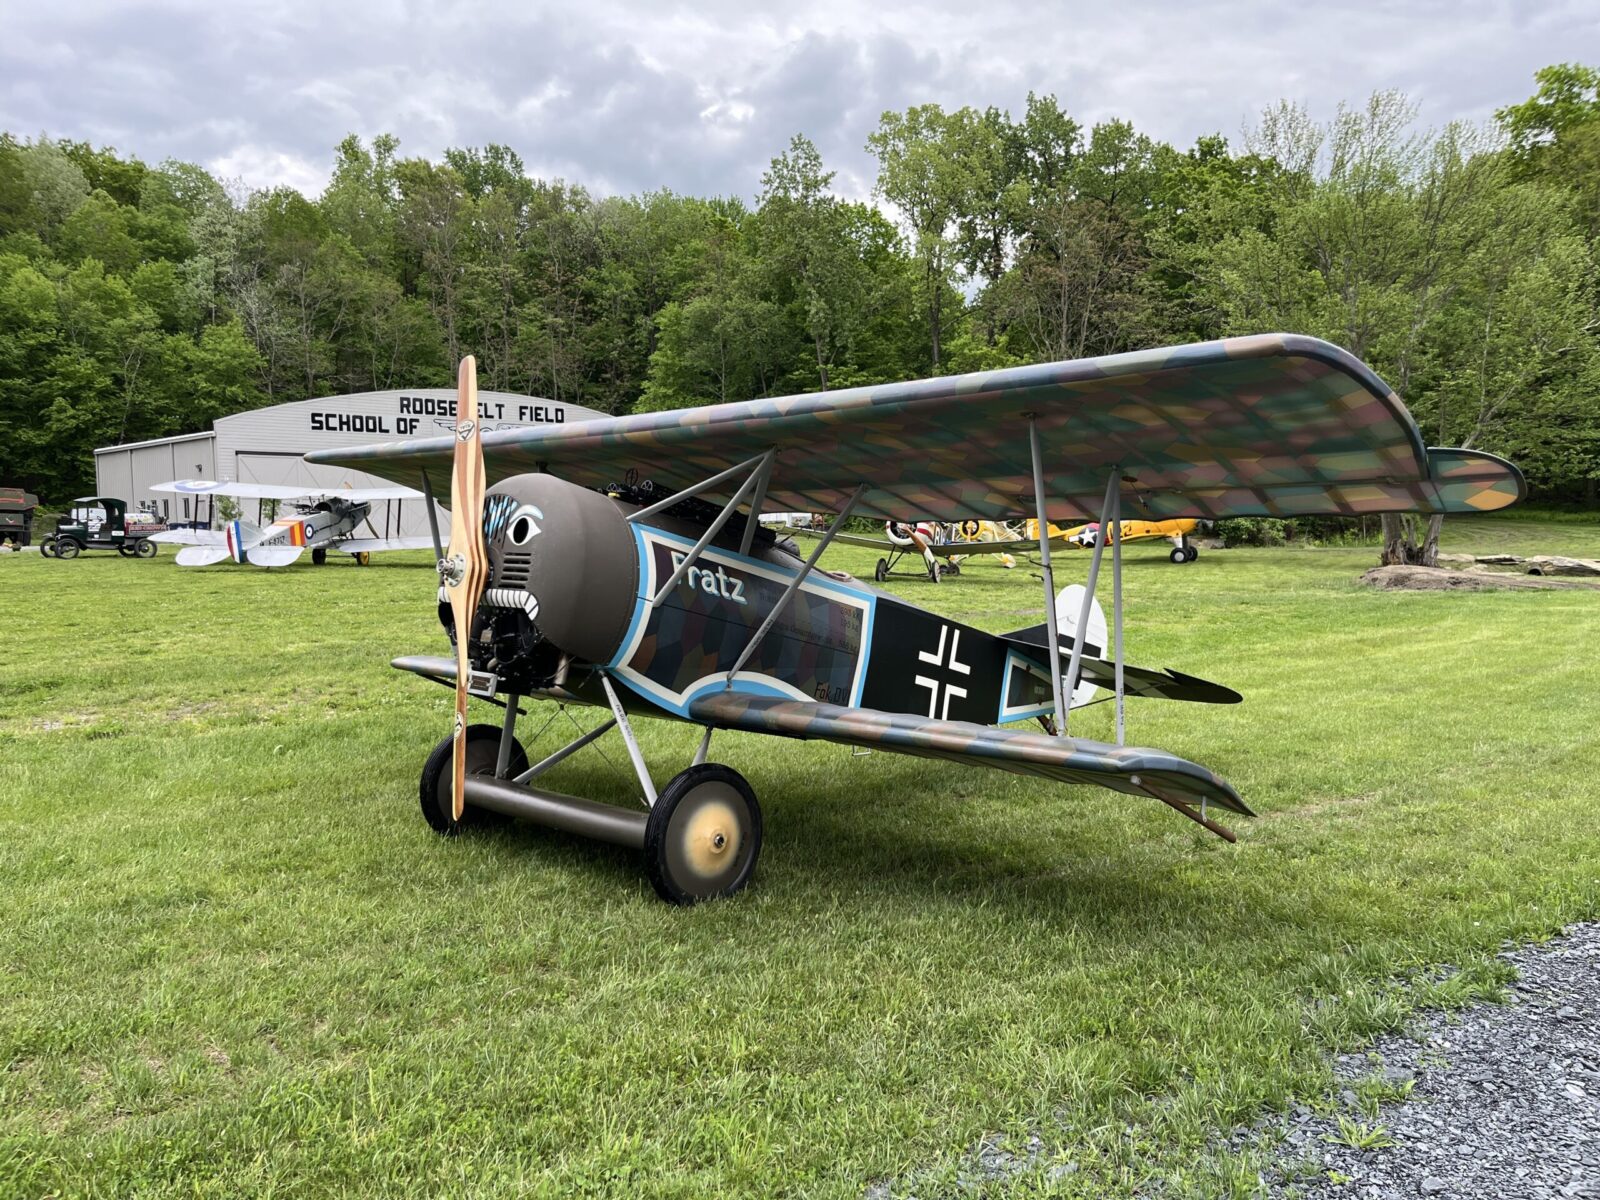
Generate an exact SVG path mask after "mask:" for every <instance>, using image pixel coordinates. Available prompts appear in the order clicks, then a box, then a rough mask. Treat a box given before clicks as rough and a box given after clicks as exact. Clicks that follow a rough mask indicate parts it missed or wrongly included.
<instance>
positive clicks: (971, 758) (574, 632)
mask: <svg viewBox="0 0 1600 1200" xmlns="http://www.w3.org/2000/svg"><path fill="white" fill-rule="evenodd" d="M459 386H460V400H459V404H458V409H459V417H458V424H457V426H456V432H455V436H454V437H453V438H448V439H430V440H425V441H411V442H398V443H391V444H385V445H369V446H361V447H354V448H350V449H344V450H326V451H317V452H314V453H312V454H309V455H307V458H308V460H309V461H311V462H313V463H320V464H334V465H338V466H342V467H347V468H354V469H359V470H364V471H374V472H377V473H380V474H382V475H384V476H386V477H388V478H391V479H394V480H397V481H399V482H402V483H404V484H406V485H408V486H415V487H417V488H419V489H420V490H421V491H423V492H424V493H425V494H427V495H429V496H430V497H431V496H432V495H433V494H434V489H435V488H436V487H437V486H439V485H442V484H444V483H445V481H446V479H447V477H448V480H449V488H450V530H449V533H450V536H449V542H448V545H437V547H436V549H437V554H438V561H439V574H440V588H439V594H438V595H439V615H440V619H441V622H442V624H443V625H444V626H445V629H446V630H447V631H448V632H449V634H450V637H451V640H452V642H453V646H454V654H453V656H452V657H444V656H432V655H418V656H407V657H402V658H397V659H395V660H394V662H393V665H394V666H395V667H397V668H399V669H401V670H404V671H410V672H413V673H415V674H417V675H420V676H423V677H424V678H427V679H430V680H433V681H435V682H438V683H442V684H445V685H447V686H450V687H453V688H454V689H455V697H456V703H455V721H454V728H453V731H452V732H451V734H450V736H448V737H446V738H445V739H444V740H442V741H441V742H440V743H439V744H438V745H437V747H435V749H434V750H433V752H432V754H430V755H429V756H428V759H427V761H426V763H425V765H424V767H423V770H422V774H421V780H420V789H419V790H420V799H421V805H422V812H423V816H424V817H425V818H426V820H427V821H428V823H429V824H430V825H431V826H432V827H433V828H434V829H435V830H437V831H438V832H440V833H441V834H454V833H457V832H459V831H460V830H461V829H463V828H464V827H466V826H468V825H471V824H475V823H480V822H484V821H490V820H495V819H503V818H505V817H507V816H511V817H521V818H526V819H528V820H531V821H534V822H538V823H542V824H544V825H547V826H554V827H557V828H560V829H565V830H569V831H572V832H576V833H579V834H584V835H587V836H590V837H594V838H599V839H603V840H607V841H611V842H616V843H620V844H623V845H628V846H632V847H635V848H638V849H641V850H642V851H643V853H644V859H645V865H646V870H647V872H648V874H649V876H650V879H651V881H652V883H653V884H654V886H655V889H656V891H657V892H658V893H659V894H660V895H661V896H662V897H663V898H665V899H667V900H670V901H674V902H677V903H689V902H693V901H698V900H703V899H706V898H709V897H713V896H721V895H726V894H728V893H731V892H735V891H737V890H739V889H740V888H742V887H743V886H744V885H745V884H746V883H747V882H748V881H749V879H750V876H751V872H752V871H753V869H754V867H755V864H756V860H757V856H758V854H759V851H760V846H761V837H762V821H761V809H760V807H759V805H758V803H757V800H756V797H755V793H754V792H753V790H752V789H751V787H750V785H749V783H748V782H747V781H746V780H745V779H744V778H743V776H742V775H740V774H739V773H738V772H737V771H735V770H734V769H733V768H731V767H729V766H725V765H721V764H718V763H714V762H712V761H710V750H711V744H712V739H713V737H714V735H715V734H716V733H717V731H719V730H739V731H744V732H751V733H764V734H772V735H775V736H779V737H789V738H800V739H820V740H824V741H830V742H836V743H840V744H843V745H847V746H852V747H866V748H870V749H874V750H881V751H893V752H897V753H904V754H913V755H922V756H927V757H933V758H938V759H943V760H950V761H954V762H958V763H964V764H968V765H971V766H986V767H993V768H997V769H1000V770H1005V771H1011V772H1016V773H1020V774H1024V775H1032V776H1040V777H1043V778H1045V779H1050V780H1054V781H1057V782H1061V783H1068V784H1097V785H1100V786H1102V787H1106V788H1110V789H1111V790H1113V791H1116V792H1120V793H1124V794H1126V795H1131V796H1140V797H1148V798H1151V799H1154V800H1157V801H1160V802H1162V803H1164V804H1166V805H1168V806H1170V807H1171V808H1173V809H1174V810H1176V811H1177V812H1179V813H1181V814H1182V815H1184V816H1185V817H1187V818H1189V819H1190V820H1193V821H1195V822H1197V823H1198V824H1200V825H1202V826H1204V827H1205V828H1206V829H1208V830H1210V831H1211V832H1213V833H1216V834H1218V835H1219V836H1221V837H1224V838H1227V839H1228V840H1232V839H1233V835H1232V833H1231V832H1230V831H1229V830H1228V829H1227V828H1226V827H1225V826H1223V825H1222V824H1220V823H1219V822H1218V821H1217V820H1216V814H1219V813H1221V812H1231V813H1237V814H1241V815H1249V814H1250V809H1249V807H1248V806H1247V805H1246V804H1245V802H1244V800H1243V799H1242V798H1241V797H1240V796H1239V794H1238V793H1237V792H1236V791H1235V790H1234V788H1233V787H1232V786H1231V785H1229V784H1228V783H1227V782H1226V781H1225V780H1223V779H1222V778H1220V777H1219V776H1218V775H1216V774H1215V773H1213V772H1212V771H1210V770H1208V769H1207V768H1205V767H1203V766H1201V765H1199V764H1197V763H1194V762H1190V761H1188V760H1186V759H1184V758H1182V757H1179V756H1178V755H1175V754H1171V753H1168V752H1166V751H1164V750H1159V749H1150V748H1142V747H1137V746H1133V745H1129V744H1127V736H1126V717H1125V708H1124V702H1125V698H1126V697H1128V696H1135V697H1150V698H1159V699H1168V700H1180V701H1198V702H1201V703H1231V702H1235V701H1237V700H1238V699H1239V696H1238V694H1237V693H1235V692H1233V691H1232V690H1231V689H1229V688H1227V687H1225V686H1223V685H1221V684H1217V683H1211V682H1208V681H1206V680H1203V679H1199V678H1195V677H1193V676H1190V675H1187V674H1184V673H1182V672H1180V671H1177V670H1157V669H1153V668H1147V667H1138V666H1134V665H1132V664H1129V663H1128V662H1126V661H1125V655H1124V630H1123V605H1122V587H1121V583H1122V580H1121V575H1122V571H1121V565H1122V564H1121V558H1122V555H1121V549H1120V545H1119V542H1118V539H1117V538H1116V537H1114V536H1113V537H1110V538H1107V539H1103V540H1097V541H1096V544H1095V546H1094V547H1093V548H1092V550H1091V552H1090V557H1089V562H1088V568H1087V579H1086V582H1085V584H1084V585H1083V586H1082V587H1081V588H1080V589H1078V590H1076V591H1074V590H1072V589H1064V594H1063V595H1058V594H1057V592H1056V590H1055V584H1054V577H1053V571H1052V566H1051V556H1050V551H1051V545H1050V539H1049V538H1048V537H1044V538H1041V539H1040V540H1039V542H1038V544H1037V549H1038V554H1039V559H1040V563H1041V565H1042V568H1043V591H1042V597H1041V598H1042V601H1043V606H1042V607H1043V616H1044V620H1043V622H1042V623H1040V624H1037V625H1034V626H1031V627H1028V628H1024V629H1019V630H1016V631H1014V632H1011V633H1007V634H1004V635H996V634H992V633H988V632H985V631H983V630H980V629H977V628H974V627H973V626H970V625H967V624H964V623H962V622H960V621H955V620H951V619H949V618H946V617H943V616H940V615H939V614H937V613H933V612H929V611H927V610H925V609H923V608H920V607H918V606H916V605H914V604H911V603H909V602H908V601H906V600H904V599H901V598H899V597H896V596H893V595H890V594H888V593H886V592H884V591H881V590H880V589H878V588H876V587H874V586H872V585H871V584H870V583H866V582H862V581H858V580H855V579H852V578H849V577H847V576H839V575H836V574H832V573H828V572H823V571H819V570H818V569H817V563H818V559H819V558H820V557H821V555H822V553H823V552H824V551H825V550H826V549H827V547H828V546H829V545H830V543H831V541H832V540H833V538H834V537H836V536H837V531H838V530H840V529H842V528H843V526H844V523H845V521H846V520H847V519H848V518H849V517H851V516H852V515H857V514H859V515H863V516H868V517H873V518H876V519H878V520H893V519H896V514H904V513H907V512H914V513H924V514H928V515H929V516H931V517H934V518H942V519H950V520H959V519H962V518H966V517H970V518H973V519H979V520H984V519H988V520H995V521H1011V520H1016V519H1024V518H1027V517H1030V516H1031V517H1034V518H1036V519H1037V520H1039V521H1040V522H1041V524H1042V525H1043V526H1044V527H1045V528H1046V530H1048V524H1047V523H1048V522H1049V521H1056V522H1064V521H1068V520H1071V519H1074V518H1076V519H1080V520H1081V519H1083V518H1085V517H1092V518H1096V519H1098V520H1099V521H1100V523H1101V524H1102V526H1105V527H1107V528H1111V529H1115V528H1117V527H1118V525H1117V523H1118V522H1119V521H1120V520H1121V519H1122V517H1123V515H1124V514H1125V513H1126V514H1128V515H1129V516H1131V517H1134V518H1136V519H1142V520H1166V519H1170V518H1191V517H1192V518H1200V519H1209V520H1214V519H1217V518H1220V517H1227V516H1273V517H1288V516H1295V515H1299V514H1305V513H1340V514H1346V515H1358V514H1363V513H1383V512H1426V513H1442V512H1484V511H1490V510H1494V509H1499V508H1503V507H1505V506H1506V505H1509V504H1512V503H1515V502H1516V501H1517V500H1519V499H1520V498H1521V497H1522V496H1523V494H1524V485H1523V481H1522V477H1521V474H1520V473H1519V472H1518V470H1517V469H1516V468H1515V467H1514V466H1512V465H1511V464H1510V463H1508V462H1506V461H1504V460H1503V459H1499V458H1496V457H1494V456H1492V455H1488V454H1483V453H1479V452H1476V451H1471V450H1448V449H1429V448H1427V447H1426V446H1425V445H1424V443H1423V441H1422V437H1421V434H1420V433H1419V431H1418V429H1417V426H1416V423H1415V422H1414V421H1413V420H1412V419H1411V416H1410V415H1409V414H1408V413H1407V411H1406V410H1405V408H1404V407H1403V406H1402V405H1401V403H1400V401H1399V400H1398V398H1397V397H1396V396H1395V395H1394V393H1393V392H1392V391H1390V389H1389V388H1388V387H1386V386H1385V385H1384V384H1383V383H1382V382H1381V381H1380V380H1379V379H1378V378H1377V376H1376V375H1374V374H1373V372H1372V371H1371V370H1369V369H1368V368H1367V367H1366V366H1365V365H1363V364H1362V363H1361V362H1359V361H1358V360H1356V359H1355V358H1353V357H1351V356H1350V355H1349V354H1347V353H1345V352H1344V351H1342V350H1339V349H1338V348H1336V347H1334V346H1331V345H1329V344H1327V343H1325V342H1321V341H1317V340H1315V339H1312V338H1306V337H1298V336H1292V335H1267V336H1259V337H1248V338H1235V339H1229V340H1226V341H1220V342H1209V343H1204V344H1200V345H1191V346H1180V347H1174V348H1168V349H1159V350H1151V351H1146V352H1140V353H1133V354H1121V355H1115V356H1112V357H1106V358H1095V359H1084V360H1078V361H1073V362H1062V363H1050V364H1045V365H1041V366H1030V367H1019V368H1015V369H1010V370H1004V371H995V372H990V373H985V374H979V375H966V376H956V377H948V378H939V379H930V380H923V381H917V382H911V383H902V384H894V385H889V386H884V387H868V388H854V389H850V390H845V391H837V392H824V393H819V394H812V395H802V396H790V397H784V398H781V399H770V400H752V401H747V402H741V403H732V404H720V405H715V406H711V407H706V408H696V409H688V410H682V411H669V412H656V413H647V414H639V415H636V416H629V417H614V418H605V419H601V420H594V421H587V422H584V423H582V424H576V425H565V426H554V427H539V428H532V429H519V430H508V431H503V432H495V433H491V434H489V435H487V436H485V435H484V434H483V433H482V430H481V428H480V426H479V424H478V421H477V419H476V411H477V400H476V387H477V385H476V378H475V369H474V365H473V362H472V360H471V359H470V358H469V359H467V360H465V361H464V362H463V363H462V365H461V372H460V381H459ZM768 507H771V508H773V509H784V510H800V511H807V512H822V513H832V514H833V521H832V523H831V525H830V526H829V529H828V531H827V533H825V534H824V535H823V536H822V537H821V538H820V539H819V540H818V541H817V542H816V543H815V544H814V545H813V546H812V547H811V549H810V552H809V553H808V554H807V555H806V556H805V557H804V558H803V559H802V558H800V557H798V556H797V555H795V554H792V553H790V552H788V551H787V550H785V549H783V548H782V547H780V546H779V545H778V544H776V542H775V541H774V540H772V539H771V533H770V531H763V530H762V529H761V528H760V523H759V520H758V517H759V514H761V513H762V512H764V511H766V510H767V508H768ZM428 511H429V512H430V513H432V512H433V506H432V505H431V504H430V505H429V506H428ZM433 536H434V538H435V541H436V543H437V541H438V538H439V533H438V530H437V528H435V530H434V535H433ZM1107 544H1109V548H1110V551H1111V554H1110V558H1111V621H1110V623H1109V626H1108V627H1107V626H1103V625H1102V626H1097V623H1096V622H1095V621H1094V619H1093V617H1094V612H1095V607H1094V598H1095V594H1096V590H1097V586H1098V580H1099V577H1100V572H1101V563H1102V558H1103V556H1104V553H1105V550H1106V548H1107ZM1102 629H1103V630H1105V631H1104V632H1102ZM1108 643H1109V644H1108ZM1095 692H1104V693H1106V697H1105V698H1106V699H1109V700H1111V701H1112V702H1113V703H1114V705H1115V708H1114V712H1115V721H1114V729H1115V742H1114V743H1106V742H1099V741H1091V740H1088V739H1084V738H1077V737H1073V736H1071V734H1070V732H1069V719H1070V714H1071V711H1072V709H1073V708H1074V707H1075V706H1076V705H1078V704H1079V703H1081V702H1082V701H1083V698H1084V696H1085V694H1086V693H1090V694H1092V693H1095ZM474 696H475V697H481V698H482V699H483V700H485V701H491V702H493V703H495V704H498V705H500V706H501V707H502V708H503V710H504V711H503V718H502V719H501V721H500V722H499V723H498V725H495V724H488V723H485V724H470V725H469V724H468V721H467V712H468V707H469V698H470V697H474ZM534 700H545V701H553V702H554V703H556V704H558V705H567V706H571V705H589V706H593V707H595V708H597V709H599V710H601V712H602V713H603V714H604V719H603V720H602V721H601V722H600V723H599V724H597V725H595V726H594V727H593V728H591V729H589V730H588V731H587V732H584V733H582V735H581V736H579V737H578V738H577V739H576V740H574V741H572V742H570V743H569V744H567V745H565V746H563V747H561V748H560V749H557V750H555V751H553V752H552V753H550V754H547V755H545V756H544V757H543V758H541V759H540V760H539V761H538V762H536V763H530V762H529V758H528V755H527V753H526V750H525V749H524V747H523V746H522V744H521V743H520V742H519V741H518V740H517V736H516V728H517V720H518V717H519V716H520V715H521V713H522V707H523V705H524V703H525V702H528V701H534ZM643 716H653V717H663V718H668V719H673V720H678V721H684V722H688V723H690V724H693V725H696V726H699V727H700V728H701V729H702V730H703V733H702V735H701V738H700V741H699V747H698V749H697V750H696V752H695V753H694V755H693V758H692V760H691V761H690V762H689V764H688V765H687V766H685V767H684V768H683V769H682V770H679V771H677V772H676V773H675V774H673V775H672V776H671V777H670V779H669V780H668V781H667V782H666V783H665V784H664V785H662V786H659V787H658V786H657V783H656V779H657V776H656V775H655V774H653V773H652V771H651V770H650V769H649V767H648V765H647V763H646V761H645V758H644V756H643V754H642V753H641V751H640V747H639V743H638V740H637V739H636V738H635V736H634V734H633V728H632V722H633V720H634V719H635V718H638V717H643ZM1030 718H1036V719H1038V720H1039V723H1040V725H1041V726H1042V729H1041V731H1039V732H1033V731H1029V730H1027V729H1022V728H1007V727H1004V726H1007V725H1008V724H1009V723H1012V722H1017V721H1024V720H1028V719H1030ZM580 728H581V727H580ZM612 730H615V731H616V732H617V734H618V735H619V736H620V737H621V739H622V741H623V743H624V745H625V746H626V748H627V752H628V757H629V759H630V761H631V763H632V766H633V770H634V772H635V774H636V776H637V780H638V786H639V790H640V794H641V798H642V804H641V805H640V807H639V808H638V809H631V808H624V807H622V806H618V805H609V804H600V803H596V802H594V801H592V800H588V799H585V798H582V797H576V796H570V795H564V794H561V793H558V792H553V791H549V790H547V789H545V788H543V787H541V786H539V785H538V783H537V780H538V779H539V777H540V776H541V775H543V774H544V773H545V772H546V771H548V770H549V769H550V768H551V767H553V766H555V765H556V764H557V763H559V762H562V761H564V760H565V759H567V758H568V757H569V756H570V755H572V754H574V753H576V752H577V751H580V750H581V749H583V748H584V747H585V746H587V745H589V744H590V743H592V742H594V741H595V740H597V739H598V738H600V737H602V736H603V735H605V734H606V733H608V732H610V731H612Z"/></svg>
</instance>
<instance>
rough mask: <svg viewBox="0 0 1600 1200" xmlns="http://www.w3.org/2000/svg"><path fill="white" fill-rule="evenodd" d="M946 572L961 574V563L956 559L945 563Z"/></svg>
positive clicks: (947, 573)
mask: <svg viewBox="0 0 1600 1200" xmlns="http://www.w3.org/2000/svg"><path fill="white" fill-rule="evenodd" d="M944 573H945V574H946V575H959V574H961V564H960V563H958V562H956V561H955V560H954V559H952V560H951V561H949V562H947V563H945V565H944Z"/></svg>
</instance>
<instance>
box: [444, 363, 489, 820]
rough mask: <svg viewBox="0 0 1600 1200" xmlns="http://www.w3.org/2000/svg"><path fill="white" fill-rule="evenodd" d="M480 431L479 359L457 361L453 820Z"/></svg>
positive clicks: (447, 576) (478, 525)
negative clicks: (458, 367) (459, 363)
mask: <svg viewBox="0 0 1600 1200" xmlns="http://www.w3.org/2000/svg"><path fill="white" fill-rule="evenodd" d="M483 491H484V474H483V430H482V428H481V427H480V425H479V422H478V363H477V360H476V359H474V358H473V357H472V355H470V354H469V355H467V356H466V357H465V358H463V359H462V360H461V372H460V375H459V376H458V377H457V381H456V445H455V461H454V464H453V467H452V470H451V473H450V545H449V547H448V548H447V549H446V550H445V552H444V558H443V559H442V560H441V561H440V563H439V577H440V579H441V580H442V581H443V583H444V589H445V595H446V596H448V597H449V599H450V613H451V616H452V617H453V618H454V621H455V629H456V724H455V733H454V734H453V736H452V743H453V749H454V760H455V761H454V768H455V770H454V777H453V779H452V781H451V792H450V803H451V815H452V817H453V819H454V820H457V821H459V820H460V819H461V813H462V811H463V810H464V809H465V807H466V786H467V682H468V676H469V674H470V673H471V670H472V663H471V659H470V657H469V655H468V653H467V650H468V646H469V644H470V643H471V641H472V618H473V616H474V614H476V613H477V611H478V600H479V599H480V598H481V597H482V595H483V588H484V584H485V583H486V582H487V581H488V575H489V553H488V550H487V549H486V548H485V546H484V544H483Z"/></svg>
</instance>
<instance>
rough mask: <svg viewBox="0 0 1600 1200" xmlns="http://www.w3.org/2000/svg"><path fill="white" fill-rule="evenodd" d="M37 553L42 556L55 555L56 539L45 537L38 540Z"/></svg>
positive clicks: (52, 556) (49, 556)
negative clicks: (40, 540)
mask: <svg viewBox="0 0 1600 1200" xmlns="http://www.w3.org/2000/svg"><path fill="white" fill-rule="evenodd" d="M39 553H40V555H41V556H43V557H44V558H54V557H55V556H56V540H55V538H53V537H47V538H45V539H44V540H43V541H42V542H40V543H39Z"/></svg>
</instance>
